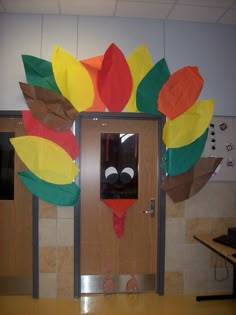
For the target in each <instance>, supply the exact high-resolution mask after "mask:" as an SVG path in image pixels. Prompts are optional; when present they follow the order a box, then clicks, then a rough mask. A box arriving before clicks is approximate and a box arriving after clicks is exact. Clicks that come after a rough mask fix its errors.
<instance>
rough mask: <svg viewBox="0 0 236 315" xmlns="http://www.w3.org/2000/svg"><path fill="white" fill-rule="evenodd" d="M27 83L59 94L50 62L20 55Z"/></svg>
mask: <svg viewBox="0 0 236 315" xmlns="http://www.w3.org/2000/svg"><path fill="white" fill-rule="evenodd" d="M21 57H22V61H23V64H24V68H25V75H26V79H27V82H28V83H29V84H32V85H37V86H41V87H43V88H45V89H49V90H53V91H55V92H57V93H59V94H60V93H61V92H60V90H59V88H58V86H57V84H56V82H55V79H54V75H53V71H52V64H51V62H49V61H47V60H44V59H40V58H37V57H34V56H31V55H22V56H21Z"/></svg>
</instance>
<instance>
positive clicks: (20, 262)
mask: <svg viewBox="0 0 236 315" xmlns="http://www.w3.org/2000/svg"><path fill="white" fill-rule="evenodd" d="M21 135H24V127H23V122H22V119H21V118H0V166H1V169H0V181H1V183H0V190H1V191H0V257H1V258H0V294H1V295H21V294H22V295H23V294H29V295H31V294H32V194H31V193H30V192H29V191H28V190H27V189H26V188H25V186H24V185H23V184H22V183H21V181H20V180H19V178H18V176H17V172H18V171H20V170H23V169H25V166H24V165H23V163H22V162H21V161H20V159H19V158H18V156H17V155H16V154H15V152H14V148H13V147H12V146H11V144H10V142H9V138H11V137H17V136H21Z"/></svg>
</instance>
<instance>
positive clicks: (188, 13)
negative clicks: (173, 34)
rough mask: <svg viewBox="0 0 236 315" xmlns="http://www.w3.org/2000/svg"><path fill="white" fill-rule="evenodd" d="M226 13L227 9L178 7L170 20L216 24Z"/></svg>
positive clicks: (174, 9)
mask: <svg viewBox="0 0 236 315" xmlns="http://www.w3.org/2000/svg"><path fill="white" fill-rule="evenodd" d="M224 12H225V9H223V8H208V7H196V6H182V5H177V6H175V7H174V8H173V10H172V11H171V13H170V15H169V17H168V19H174V20H182V21H192V22H202V23H216V22H217V21H218V20H219V18H220V17H221V16H222V15H223V14H224Z"/></svg>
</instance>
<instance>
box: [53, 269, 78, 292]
mask: <svg viewBox="0 0 236 315" xmlns="http://www.w3.org/2000/svg"><path fill="white" fill-rule="evenodd" d="M73 295H74V279H73V273H72V272H63V273H59V274H58V275H57V297H58V298H72V297H73Z"/></svg>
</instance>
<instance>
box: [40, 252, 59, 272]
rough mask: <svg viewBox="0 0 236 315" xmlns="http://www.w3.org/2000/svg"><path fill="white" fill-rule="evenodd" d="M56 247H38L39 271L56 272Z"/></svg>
mask: <svg viewBox="0 0 236 315" xmlns="http://www.w3.org/2000/svg"><path fill="white" fill-rule="evenodd" d="M56 259H57V255H56V247H40V248H39V272H46V273H49V272H50V273H52V272H56Z"/></svg>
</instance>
